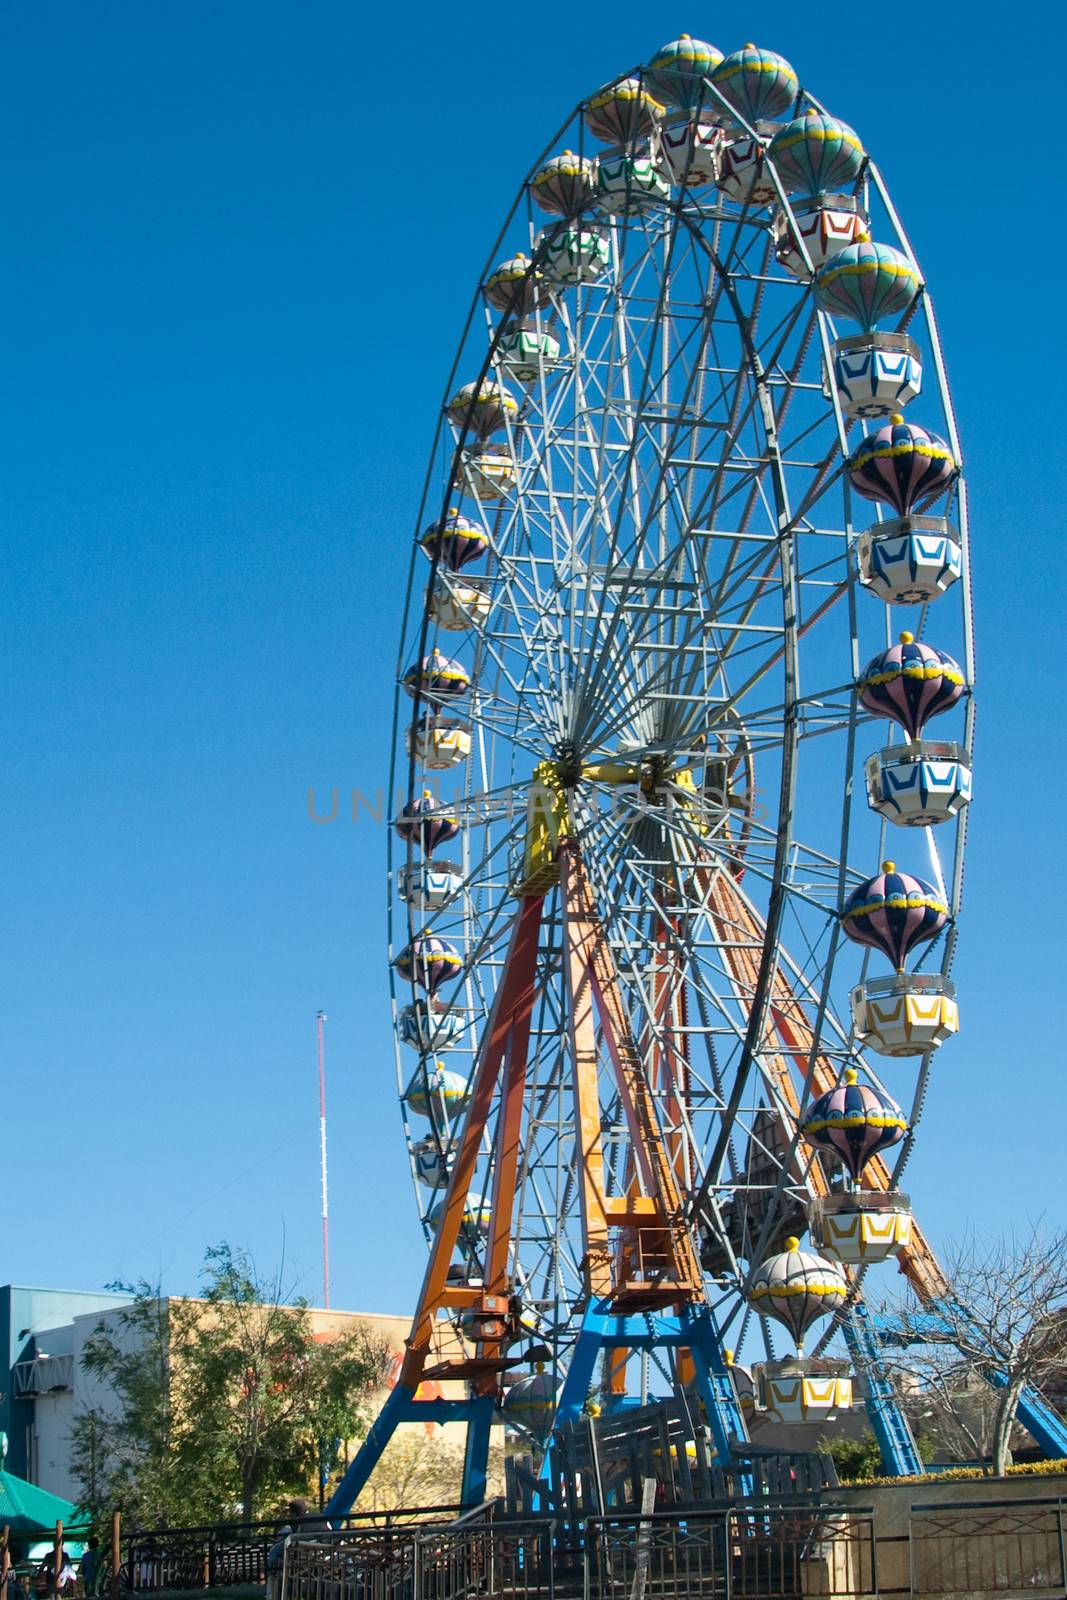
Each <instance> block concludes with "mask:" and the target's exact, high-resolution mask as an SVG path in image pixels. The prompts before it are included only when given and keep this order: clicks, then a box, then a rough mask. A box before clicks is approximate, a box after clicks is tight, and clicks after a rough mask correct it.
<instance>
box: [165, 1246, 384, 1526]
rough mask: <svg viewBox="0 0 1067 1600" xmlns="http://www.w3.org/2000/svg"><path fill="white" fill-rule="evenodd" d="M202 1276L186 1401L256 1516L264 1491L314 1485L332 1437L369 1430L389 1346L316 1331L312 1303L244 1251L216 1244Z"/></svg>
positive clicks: (219, 1467) (201, 1437)
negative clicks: (265, 1274)
mask: <svg viewBox="0 0 1067 1600" xmlns="http://www.w3.org/2000/svg"><path fill="white" fill-rule="evenodd" d="M204 1276H205V1280H206V1281H205V1295H204V1307H203V1314H202V1315H201V1316H199V1317H198V1318H197V1319H196V1322H195V1324H194V1326H193V1327H192V1328H191V1329H190V1332H189V1337H188V1339H187V1341H186V1345H185V1349H184V1354H183V1366H184V1371H183V1383H182V1387H183V1400H184V1404H185V1405H186V1407H187V1408H188V1414H189V1417H190V1418H191V1419H197V1420H196V1422H195V1436H196V1439H197V1448H198V1450H199V1451H200V1452H202V1454H203V1455H204V1456H205V1457H206V1458H208V1459H213V1460H214V1461H215V1463H216V1473H217V1475H218V1476H220V1477H223V1478H228V1479H230V1481H233V1479H232V1477H231V1474H232V1473H236V1482H237V1485H238V1489H239V1494H238V1498H239V1499H240V1503H241V1509H242V1513H243V1515H244V1517H245V1518H246V1519H247V1520H249V1521H251V1520H252V1519H253V1518H254V1516H255V1513H256V1510H257V1508H258V1507H259V1506H260V1505H261V1504H262V1500H263V1497H264V1496H265V1495H266V1496H270V1495H273V1496H278V1495H280V1494H284V1493H286V1492H287V1491H288V1490H290V1489H291V1488H292V1487H293V1486H294V1485H301V1486H305V1487H306V1486H309V1485H310V1484H311V1483H312V1481H313V1479H314V1478H315V1477H316V1476H317V1473H318V1470H319V1462H320V1459H321V1455H322V1446H323V1443H324V1441H333V1440H344V1439H350V1438H352V1437H353V1436H354V1435H355V1434H356V1433H358V1432H360V1431H361V1430H362V1428H363V1426H364V1423H365V1416H364V1406H365V1402H366V1399H367V1396H368V1393H369V1391H370V1390H371V1389H373V1388H375V1387H377V1386H378V1385H380V1384H381V1382H382V1381H383V1378H384V1375H385V1351H384V1348H383V1347H382V1346H380V1345H377V1344H374V1343H373V1342H372V1341H371V1340H370V1339H369V1338H368V1336H367V1335H366V1333H364V1332H362V1331H361V1330H359V1329H357V1330H355V1331H354V1332H352V1333H349V1334H345V1335H336V1336H334V1335H331V1336H330V1337H328V1338H322V1339H317V1338H316V1337H315V1335H314V1333H313V1331H312V1328H311V1319H310V1316H309V1314H308V1308H307V1303H306V1302H305V1301H303V1300H297V1301H295V1302H290V1303H288V1304H286V1303H284V1302H283V1300H282V1294H281V1284H280V1279H279V1278H278V1277H275V1278H274V1279H273V1280H272V1281H264V1280H262V1279H261V1278H259V1276H258V1275H257V1273H256V1271H255V1268H254V1265H253V1263H252V1261H251V1259H250V1257H249V1256H248V1254H247V1253H246V1252H245V1251H240V1250H234V1249H232V1248H231V1246H229V1245H228V1244H221V1245H218V1246H216V1247H215V1248H213V1249H210V1250H209V1251H208V1252H207V1256H206V1258H205V1274H204Z"/></svg>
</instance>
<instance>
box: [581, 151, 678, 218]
mask: <svg viewBox="0 0 1067 1600" xmlns="http://www.w3.org/2000/svg"><path fill="white" fill-rule="evenodd" d="M670 197H671V191H670V185H669V184H668V183H667V180H666V179H665V178H664V177H663V175H662V173H661V172H660V170H659V168H658V167H657V166H656V163H655V162H654V161H653V160H652V157H651V156H650V155H649V154H648V152H647V150H646V151H644V152H641V153H638V154H634V155H631V154H629V153H628V152H625V151H624V152H622V153H620V154H618V155H609V156H601V158H600V161H599V162H598V164H597V180H596V201H597V205H598V206H599V207H600V209H601V210H602V211H607V212H609V213H610V214H611V215H612V216H627V217H635V216H638V215H639V214H640V213H641V212H642V211H647V209H648V208H649V206H653V205H665V204H666V202H667V201H668V200H669V199H670Z"/></svg>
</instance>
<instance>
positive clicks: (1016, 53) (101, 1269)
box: [0, 0, 1067, 1312]
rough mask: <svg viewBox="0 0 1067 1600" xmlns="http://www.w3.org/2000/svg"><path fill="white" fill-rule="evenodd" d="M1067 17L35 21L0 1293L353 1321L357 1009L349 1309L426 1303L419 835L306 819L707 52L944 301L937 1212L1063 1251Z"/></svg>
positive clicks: (11, 70)
mask: <svg viewBox="0 0 1067 1600" xmlns="http://www.w3.org/2000/svg"><path fill="white" fill-rule="evenodd" d="M1057 15H1058V14H1057V13H1054V12H1053V10H1052V8H1051V7H1042V6H1038V5H1030V6H1024V7H1023V8H1021V9H1016V11H1015V12H1013V13H1012V15H1011V18H1010V27H1009V26H1008V19H1006V17H1005V14H1004V13H1003V12H1002V11H1001V10H1000V9H999V8H998V9H997V10H995V11H994V9H993V8H992V7H983V6H978V7H975V6H968V7H966V8H964V7H963V6H962V5H956V4H951V5H946V6H942V7H940V8H937V9H936V10H928V11H926V12H925V13H923V14H922V16H921V17H920V16H916V17H912V18H911V19H910V20H908V21H907V23H906V24H905V23H903V22H899V21H898V20H897V18H896V16H895V14H892V15H891V14H888V13H886V12H885V11H884V9H882V10H879V9H877V8H872V7H857V6H844V5H831V6H822V7H807V6H803V7H801V6H794V7H787V6H784V5H779V4H770V5H768V6H766V7H765V8H763V9H762V10H761V11H759V12H758V13H755V12H754V11H753V10H752V8H750V7H744V6H740V5H733V4H722V5H719V6H717V7H715V8H714V12H713V13H709V14H708V15H705V14H703V13H702V12H701V10H700V8H697V9H696V10H695V11H686V10H684V9H679V8H677V7H674V6H669V7H666V8H663V7H658V8H650V7H647V6H646V7H639V6H637V5H634V4H629V3H620V4H615V5H612V6H611V7H610V8H609V7H605V6H596V7H594V6H582V5H573V4H571V5H563V4H560V3H557V0H550V3H548V4H542V5H540V6H538V7H537V8H536V9H535V10H534V11H531V10H530V8H529V7H525V8H518V9H512V10H508V9H507V8H500V9H498V10H496V11H486V10H485V9H484V8H481V9H479V10H475V9H472V8H465V7H464V8H438V7H433V8H431V7H427V6H421V5H420V6H415V7H412V8H410V9H409V10H408V11H406V12H405V13H403V15H401V14H400V13H398V12H396V11H395V10H393V9H392V8H389V9H386V8H382V9H381V10H380V11H375V12H373V13H372V12H370V11H363V10H361V9H360V8H357V7H356V6H355V5H353V4H341V3H339V0H332V3H325V0H302V3H301V4H300V5H295V4H290V5H288V6H285V5H280V4H276V3H271V0H260V3H257V4H254V5H253V4H251V3H248V0H224V3H223V4H221V5H220V4H218V3H217V0H216V3H214V4H211V5H207V4H203V3H190V0H184V3H183V4H181V5H178V4H174V3H160V4H156V5H152V6H137V5H134V4H124V5H117V4H110V3H107V0H97V3H95V4H94V5H93V6H91V7H88V6H84V5H78V4H73V3H70V0H68V3H65V4H55V3H49V0H41V3H39V4H36V5H34V6H23V7H10V8H8V9H7V11H6V13H5V16H4V18H3V21H2V24H0V29H2V33H0V59H2V60H3V62H4V69H3V72H4V83H3V91H2V93H0V124H2V126H0V142H2V146H3V149H4V152H5V161H4V169H5V170H4V206H3V211H4V223H3V233H4V243H3V247H2V259H3V262H4V277H5V295H4V314H3V323H4V334H3V341H2V349H0V384H2V385H3V390H4V395H3V402H4V403H3V417H4V426H3V438H2V444H0V450H2V453H3V490H2V494H0V519H2V523H3V543H4V551H5V561H4V581H3V584H2V587H0V613H2V615H0V641H2V643H0V649H2V652H3V660H4V673H3V680H4V702H3V703H4V716H3V726H4V753H5V761H4V763H3V767H4V770H3V776H2V779H0V782H2V785H3V790H2V793H3V817H4V823H3V839H2V845H0V848H2V851H3V860H2V871H3V882H4V889H5V894H4V899H5V903H6V914H5V916H4V919H3V924H2V927H3V943H4V949H3V955H2V969H3V975H4V976H3V991H4V993H3V1007H2V1011H3V1014H2V1018H0V1041H2V1061H3V1068H4V1076H5V1089H6V1092H5V1097H4V1109H5V1121H6V1140H5V1144H6V1153H7V1161H6V1182H5V1185H4V1215H5V1226H4V1229H3V1242H4V1248H3V1252H2V1256H0V1279H3V1280H5V1281H6V1280H9V1279H14V1280H15V1281H23V1282H27V1281H28V1282H37V1283H51V1284H69V1285H72V1286H77V1287H85V1288H88V1287H93V1286H97V1285H100V1284H102V1283H104V1282H105V1281H107V1280H109V1279H112V1278H115V1277H120V1276H121V1277H126V1278H130V1277H139V1276H142V1275H143V1276H146V1277H149V1278H155V1277H156V1276H157V1275H162V1277H163V1280H164V1282H165V1284H166V1286H167V1287H168V1288H170V1289H171V1290H172V1291H174V1292H180V1291H183V1290H189V1289H191V1288H192V1287H193V1286H194V1284H195V1279H196V1272H197V1268H198V1264H199V1261H200V1259H201V1256H202V1253H203V1249H204V1246H205V1245H206V1244H209V1243H212V1242H214V1241H217V1240H218V1239H220V1238H223V1237H225V1238H228V1239H230V1240H231V1241H233V1242H235V1243H239V1244H245V1245H248V1246H249V1247H250V1248H252V1249H253V1250H254V1252H255V1253H256V1255H257V1257H258V1259H259V1261H260V1262H261V1264H262V1265H263V1266H264V1267H266V1268H273V1267H274V1265H275V1264H276V1263H277V1261H278V1259H279V1256H280V1255H281V1253H282V1250H283V1249H284V1252H285V1258H286V1262H287V1274H288V1276H289V1278H290V1279H293V1280H298V1281H299V1282H300V1284H301V1287H302V1288H303V1289H304V1291H305V1292H307V1293H308V1294H309V1295H310V1296H311V1297H312V1298H316V1297H317V1285H318V1281H319V1267H318V1198H317V1125H316V1117H317V1105H316V1085H315V1056H314V1015H315V1011H316V1009H317V1008H318V1007H320V1006H321V1007H323V1008H324V1009H325V1010H326V1011H327V1012H328V1013H329V1016H330V1021H329V1024H328V1054H329V1071H330V1080H331V1081H330V1133H331V1196H332V1210H333V1253H334V1302H335V1304H338V1305H343V1306H350V1307H358V1308H362V1309H369V1310H381V1311H397V1312H400V1311H406V1310H407V1309H409V1307H410V1305H411V1302H412V1298H413V1294H414V1291H415V1287H416V1284H417V1281H418V1277H419V1274H420V1269H421V1263H422V1259H423V1257H422V1245H421V1239H420V1235H419V1232H418V1228H417V1223H416V1216H415V1209H414V1203H413V1200H412V1197H411V1193H410V1187H409V1182H408V1178H407V1171H406V1164H405V1160H404V1154H403V1145H402V1139H401V1133H400V1126H399V1119H398V1117H397V1115H396V1107H395V1097H394V1079H393V1064H392V1048H391V1041H390V1031H389V1016H388V1005H387V985H386V976H385V967H384V938H385V934H384V901H385V895H384V871H385V869H384V861H385V838H384V835H383V832H382V829H381V827H378V826H376V825H375V824H374V823H373V822H372V821H370V820H369V819H368V818H367V816H366V814H364V815H362V816H361V818H360V820H359V822H358V823H356V824H353V823H352V822H351V821H345V820H342V819H339V820H338V821H337V822H336V823H334V824H332V825H330V826H328V827H317V826H315V825H314V824H313V823H312V822H310V821H309V819H308V816H307V811H306V796H307V791H308V788H309V787H311V786H314V787H316V788H317V790H318V791H319V793H320V794H323V795H324V794H325V793H326V792H327V791H328V790H329V789H330V788H331V787H333V786H338V787H339V788H340V789H341V790H342V793H343V794H348V793H349V792H350V791H351V789H352V788H353V787H357V788H359V789H361V790H362V791H364V792H367V793H373V791H374V790H375V789H376V788H377V787H378V786H379V785H384V783H385V778H386V773H387V769H388V756H389V752H388V746H389V716H390V703H391V679H390V674H391V667H392V663H393V660H394V658H395V650H396V639H397V636H398V632H399V625H400V608H401V603H402V598H403V585H404V578H405V573H406V566H407V560H408V550H409V540H410V537H411V533H412V525H413V519H414V517H415V512H416V509H417V504H418V495H419V487H420V482H421V477H422V474H423V471H424V468H425V458H426V455H427V452H428V449H429V445H430V441H431V437H432V431H433V426H434V416H435V408H436V406H437V404H438V402H439V399H440V392H441V387H442V384H443V383H444V380H445V376H446V374H447V370H448V366H449V364H450V362H451V358H452V354H453V349H454V345H455V343H456V342H457V341H458V338H459V334H460V331H461V327H462V321H463V318H464V315H465V312H466V307H467V303H468V300H469V296H470V293H471V291H472V288H473V285H474V283H475V281H476V277H477V274H478V272H479V270H480V267H481V264H482V262H483V260H484V257H485V254H486V252H487V250H488V249H489V248H490V246H491V244H492V241H493V238H494V236H495V234H496V231H497V229H498V226H499V222H500V219H501V217H502V215H503V213H504V212H505V210H506V208H507V207H508V205H509V204H510V202H511V199H512V197H513V193H514V190H515V188H516V187H517V185H518V183H519V181H520V179H521V177H522V174H523V173H524V171H525V170H526V168H527V167H528V165H529V163H530V161H531V160H532V159H533V158H534V157H535V156H536V154H537V153H538V151H539V150H540V148H541V147H542V145H543V144H544V143H545V141H546V140H547V139H548V138H549V137H550V135H551V132H552V129H553V128H554V127H556V126H558V125H559V124H560V123H561V122H562V121H563V120H564V118H565V117H566V115H567V114H568V112H569V110H570V108H571V107H572V105H573V104H574V103H575V102H576V101H577V100H579V99H580V98H581V97H582V96H583V95H585V94H587V93H588V92H589V91H590V90H591V89H592V88H594V87H595V86H597V85H598V84H599V83H601V82H602V81H603V80H604V79H605V78H607V77H610V76H612V75H613V74H615V73H617V72H619V71H621V70H623V69H625V68H627V67H629V66H632V65H635V64H636V63H637V62H638V61H640V60H641V59H643V58H646V57H647V56H648V55H649V54H650V53H651V52H652V51H653V50H654V49H655V48H656V47H657V46H658V45H660V44H661V43H663V42H664V41H665V40H666V39H668V38H671V37H674V36H675V35H676V34H677V33H679V32H681V31H683V30H686V31H689V32H692V33H694V34H697V35H700V36H703V37H708V38H711V39H712V40H713V41H714V42H715V43H716V44H718V45H719V46H720V48H722V49H724V50H730V49H733V48H736V47H737V46H738V45H740V44H741V43H743V42H745V40H747V39H750V38H754V39H755V40H756V42H758V43H761V44H765V45H767V46H769V47H771V48H775V49H778V50H780V51H782V53H783V54H785V55H786V56H787V57H789V59H790V60H791V61H792V62H793V63H794V65H795V66H796V67H797V69H798V70H799V71H800V74H801V77H802V80H804V81H805V82H806V83H808V84H809V85H810V86H811V88H812V89H813V90H814V92H815V93H816V94H818V95H819V97H820V98H821V99H823V100H824V101H826V102H827V103H828V104H829V106H830V107H831V109H833V110H835V111H836V112H838V113H839V114H840V115H841V116H842V117H844V118H845V119H846V120H847V121H849V122H851V123H852V124H853V125H854V126H855V127H856V128H857V129H858V131H859V132H860V134H861V135H862V137H863V138H864V140H865V142H866V144H867V145H868V147H869V148H870V149H871V150H872V151H873V152H874V154H875V156H876V158H877V159H878V160H879V162H880V164H881V166H882V169H883V171H884V173H885V174H886V177H887V179H888V181H889V184H890V187H891V189H892V192H893V194H894V198H895V200H896V202H897V205H898V207H899V209H900V211H901V214H902V217H903V220H904V222H905V226H906V227H907V228H908V230H909V232H910V234H911V236H912V239H913V242H914V244H915V248H916V251H917V253H918V256H919V259H920V261H921V263H922V265H923V268H924V271H925V273H926V276H927V279H928V281H929V283H930V285H931V287H932V290H933V292H934V295H935V299H936V302H937V304H938V308H939V313H940V318H941V322H942V331H943V335H944V339H945V346H946V351H947V356H948V363H949V371H950V377H951V381H952V385H953V390H954V393H955V396H956V400H957V405H958V410H959V415H960V420H961V427H962V432H963V439H964V444H965V447H966V452H967V457H968V469H969V475H970V481H971V486H972V493H973V531H974V552H975V580H976V606H977V639H978V649H979V663H980V668H979V679H980V683H979V689H980V707H981V709H980V716H979V739H978V752H977V777H976V785H977V798H976V802H975V805H974V808H973V818H972V834H971V849H970V854H969V859H968V874H967V889H966V902H965V908H964V926H963V934H962V940H961V946H960V955H959V961H958V966H957V974H956V975H957V980H958V983H959V986H960V991H961V1009H962V1016H963V1027H964V1032H963V1034H962V1035H961V1037H960V1039H959V1040H958V1041H956V1042H954V1043H953V1044H952V1045H950V1046H949V1047H947V1049H946V1050H945V1051H944V1052H942V1056H941V1058H940V1059H939V1061H938V1065H937V1071H936V1076H935V1082H934V1087H933V1091H932V1094H931V1099H930V1102H929V1107H928V1110H927V1113H926V1116H925V1119H924V1123H923V1132H922V1139H921V1141H920V1146H919V1151H918V1153H917V1155H916V1157H915V1159H914V1161H913V1164H912V1167H911V1169H910V1172H909V1185H910V1189H911V1192H912V1194H913V1197H914V1199H915V1203H916V1208H917V1210H918V1212H919V1214H920V1215H921V1217H922V1219H923V1221H924V1224H925V1225H926V1227H927V1228H928V1230H929V1231H930V1232H931V1233H932V1235H933V1237H934V1239H935V1240H942V1241H943V1240H945V1239H947V1238H948V1237H950V1236H951V1235H952V1233H954V1232H958V1231H959V1230H961V1229H962V1228H963V1227H964V1226H965V1225H967V1224H968V1223H970V1222H975V1223H977V1224H978V1225H979V1226H996V1225H998V1224H999V1223H1002V1222H1006V1223H1011V1222H1012V1221H1015V1222H1020V1221H1025V1219H1026V1218H1027V1217H1028V1216H1036V1215H1037V1214H1038V1213H1041V1212H1044V1213H1046V1214H1047V1215H1048V1217H1049V1220H1050V1221H1057V1222H1058V1221H1062V1220H1063V1202H1062V1183H1061V1181H1060V1180H1059V1179H1058V1178H1057V1173H1058V1171H1059V1165H1058V1163H1059V1157H1060V1145H1061V1139H1062V1128H1063V1118H1062V1112H1061V1109H1060V1107H1061V1105H1062V1094H1063V1091H1062V1076H1063V1072H1062V1063H1061V1052H1060V1049H1059V1041H1058V1037H1057V1034H1058V1030H1057V1029H1056V1028H1055V1025H1054V1017H1055V1013H1056V998H1057V997H1058V996H1059V994H1060V993H1061V991H1062V986H1063V979H1062V954H1061V953H1062V933H1061V929H1062V917H1063V911H1062V904H1063V869H1062V855H1063V830H1062V827H1061V825H1060V819H1059V806H1060V796H1061V795H1062V794H1063V792H1064V789H1065V785H1067V772H1065V770H1064V755H1063V743H1062V734H1063V727H1062V714H1061V711H1060V706H1061V698H1062V685H1061V676H1062V665H1061V662H1062V651H1061V649H1060V645H1059V636H1060V631H1061V626H1062V623H1061V618H1062V606H1063V601H1064V597H1065V583H1064V553H1063V552H1064V532H1063V513H1062V506H1063V503H1064V497H1065V484H1064V468H1063V452H1062V450H1061V449H1060V448H1059V446H1058V444H1057V434H1058V431H1059V428H1060V426H1061V423H1060V421H1059V416H1058V408H1057V407H1056V401H1057V399H1058V395H1057V392H1056V387H1055V386H1056V373H1057V372H1058V370H1059V366H1058V364H1057V357H1059V358H1062V354H1063V344H1062V331H1061V327H1060V326H1059V325H1058V323H1057V321H1056V319H1055V317H1054V314H1053V311H1052V307H1053V305H1054V298H1053V297H1054V295H1055V294H1056V283H1057V280H1058V277H1059V274H1060V270H1061V267H1062V262H1063V245H1064V240H1063V232H1062V217H1061V216H1060V215H1059V214H1058V212H1057V207H1056V204H1055V195H1054V186H1055V184H1056V183H1057V181H1058V176H1057V172H1058V168H1057V163H1058V160H1059V156H1058V151H1059V145H1060V144H1061V143H1062V141H1061V140H1060V141H1059V143H1058V142H1057V140H1058V129H1057V128H1056V127H1055V126H1054V120H1053V119H1054V108H1055V106H1056V103H1057V95H1058V89H1059V82H1058V80H1056V81H1054V80H1053V78H1052V74H1053V72H1054V71H1055V70H1056V68H1055V67H1054V65H1053V63H1054V61H1055V59H1056V49H1055V38H1054V33H1055V32H1056V31H1057V30H1059V29H1061V27H1062V24H1061V23H1060V22H1059V21H1058V20H1055V19H1056V18H1057ZM898 34H899V37H898ZM905 34H906V38H905V37H904V35H905ZM1013 59H1014V60H1016V61H1025V63H1026V71H1025V74H1023V75H1013V69H1012V67H1011V61H1012V60H1013ZM1046 63H1048V65H1047V66H1046ZM1023 92H1025V105H1018V104H1016V100H1015V98H1014V97H1015V96H1017V95H1020V94H1022V93H1023ZM343 809H344V807H343V806H342V811H343Z"/></svg>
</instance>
